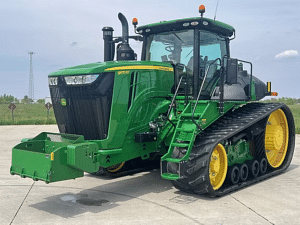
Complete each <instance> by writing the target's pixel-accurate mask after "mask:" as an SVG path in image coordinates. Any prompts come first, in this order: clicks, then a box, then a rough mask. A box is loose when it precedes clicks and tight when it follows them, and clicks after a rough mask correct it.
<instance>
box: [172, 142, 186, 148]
mask: <svg viewBox="0 0 300 225" xmlns="http://www.w3.org/2000/svg"><path fill="white" fill-rule="evenodd" d="M171 145H172V146H173V147H179V148H185V147H189V145H190V144H186V143H172V144H171Z"/></svg>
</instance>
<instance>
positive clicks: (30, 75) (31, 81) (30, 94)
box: [28, 52, 34, 101]
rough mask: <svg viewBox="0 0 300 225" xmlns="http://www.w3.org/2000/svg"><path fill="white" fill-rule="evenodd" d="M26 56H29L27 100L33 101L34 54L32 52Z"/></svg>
mask: <svg viewBox="0 0 300 225" xmlns="http://www.w3.org/2000/svg"><path fill="white" fill-rule="evenodd" d="M28 54H29V55H30V73H29V96H28V98H29V99H31V100H32V101H33V99H34V80H33V68H32V55H33V54H34V52H28ZM29 101H30V100H29Z"/></svg>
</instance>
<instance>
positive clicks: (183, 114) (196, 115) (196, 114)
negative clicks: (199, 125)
mask: <svg viewBox="0 0 300 225" xmlns="http://www.w3.org/2000/svg"><path fill="white" fill-rule="evenodd" d="M192 116H193V113H182V114H181V117H184V118H192ZM200 116H201V114H200V113H195V114H194V118H199V117H200Z"/></svg>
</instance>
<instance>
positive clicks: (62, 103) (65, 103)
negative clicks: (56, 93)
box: [60, 98, 67, 106]
mask: <svg viewBox="0 0 300 225" xmlns="http://www.w3.org/2000/svg"><path fill="white" fill-rule="evenodd" d="M60 103H61V105H62V106H66V105H67V100H66V99H65V98H62V99H61V100H60Z"/></svg>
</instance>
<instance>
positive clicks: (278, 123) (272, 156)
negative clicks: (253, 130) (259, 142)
mask: <svg viewBox="0 0 300 225" xmlns="http://www.w3.org/2000/svg"><path fill="white" fill-rule="evenodd" d="M288 141H289V127H288V121H287V118H286V115H285V113H284V112H283V110H281V109H277V110H276V111H275V112H273V113H271V114H270V116H269V118H268V122H267V126H266V133H265V149H266V150H265V151H266V157H267V161H268V164H269V166H270V167H271V168H278V167H279V166H281V164H282V163H283V161H284V159H285V156H286V153H287V149H288Z"/></svg>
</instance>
